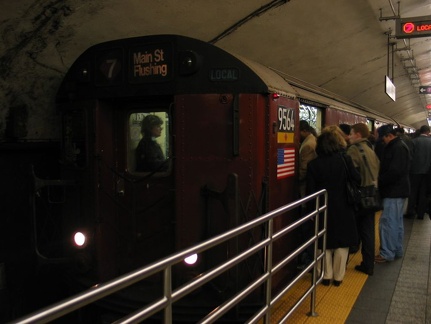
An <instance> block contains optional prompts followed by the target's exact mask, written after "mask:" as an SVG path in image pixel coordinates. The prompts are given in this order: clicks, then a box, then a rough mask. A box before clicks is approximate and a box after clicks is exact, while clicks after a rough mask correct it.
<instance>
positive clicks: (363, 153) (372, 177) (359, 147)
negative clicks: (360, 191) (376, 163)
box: [355, 143, 374, 181]
mask: <svg viewBox="0 0 431 324" xmlns="http://www.w3.org/2000/svg"><path fill="white" fill-rule="evenodd" d="M355 145H356V147H357V148H358V150H359V152H361V154H362V158H363V159H364V163H365V165H366V166H367V169H368V172H369V173H370V175H371V179H372V180H373V181H374V176H373V173H372V172H371V169H370V166H369V165H368V161H367V158H366V156H365V152H364V149H363V148H362V147H361V145H360V144H359V143H355Z"/></svg>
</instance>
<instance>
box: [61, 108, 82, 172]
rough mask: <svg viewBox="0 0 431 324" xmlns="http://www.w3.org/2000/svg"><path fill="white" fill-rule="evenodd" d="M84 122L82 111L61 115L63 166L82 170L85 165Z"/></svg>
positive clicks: (67, 112) (66, 112)
mask: <svg viewBox="0 0 431 324" xmlns="http://www.w3.org/2000/svg"><path fill="white" fill-rule="evenodd" d="M85 121H86V118H85V112H84V111H82V110H70V111H65V112H64V113H63V115H62V129H63V149H62V151H63V157H62V163H63V164H64V165H69V166H74V167H78V168H83V167H85V166H86V164H87V145H86V122H85Z"/></svg>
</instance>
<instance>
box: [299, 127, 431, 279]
mask: <svg viewBox="0 0 431 324" xmlns="http://www.w3.org/2000/svg"><path fill="white" fill-rule="evenodd" d="M377 133H378V137H377V138H374V136H373V134H371V133H370V131H369V129H368V126H367V125H366V124H363V123H358V124H355V125H347V124H341V125H338V126H336V125H334V126H328V127H325V128H324V129H323V130H322V131H321V133H320V135H317V134H316V131H315V130H314V128H313V127H311V126H310V125H309V123H308V122H307V121H304V120H302V121H301V122H300V135H301V146H300V149H299V159H300V163H299V164H300V168H299V181H300V194H301V196H302V197H304V196H306V195H308V194H311V193H314V192H316V191H318V190H320V189H326V190H327V193H328V205H327V206H328V207H327V241H326V253H325V256H324V259H323V262H324V269H325V271H324V276H323V281H322V284H323V285H326V286H328V285H330V284H331V282H332V283H333V285H334V286H339V285H340V284H341V283H342V281H343V279H344V276H345V272H346V264H347V261H348V257H349V253H354V252H356V251H358V250H359V247H360V250H361V254H362V262H361V263H360V264H358V265H356V266H355V269H356V270H357V271H360V272H362V273H365V274H367V275H370V276H371V275H373V273H374V265H375V263H384V262H391V261H394V260H395V259H398V258H402V257H403V254H404V249H403V237H404V223H403V218H410V219H413V218H417V219H419V220H422V219H424V217H425V215H428V217H430V219H431V210H430V204H429V197H430V194H431V183H430V181H429V180H430V179H431V170H430V168H431V136H430V127H429V126H428V125H423V126H422V127H420V129H418V130H417V131H416V132H415V133H414V134H405V132H404V129H403V128H394V127H392V126H391V125H384V126H381V127H380V128H378V129H377ZM348 181H353V182H356V183H357V184H358V186H359V187H366V186H371V185H374V186H376V187H377V188H378V190H379V192H380V196H381V198H382V212H381V215H380V218H379V238H380V247H379V253H378V254H377V255H375V253H374V251H375V225H374V224H375V211H372V210H371V211H370V210H366V209H361V208H360V207H358V205H357V204H352V203H351V202H349V199H348V196H347V190H346V182H348ZM305 212H306V210H305ZM308 226H309V228H305V231H306V232H307V231H311V226H313V225H312V224H308ZM319 248H323V246H322V242H319ZM309 261H310V253H307V251H305V252H304V253H303V254H302V255H301V258H300V260H299V262H300V263H301V264H306V263H307V262H309ZM318 271H319V272H320V271H321V266H320V262H319V264H318Z"/></svg>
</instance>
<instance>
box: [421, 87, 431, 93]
mask: <svg viewBox="0 0 431 324" xmlns="http://www.w3.org/2000/svg"><path fill="white" fill-rule="evenodd" d="M419 94H431V86H419Z"/></svg>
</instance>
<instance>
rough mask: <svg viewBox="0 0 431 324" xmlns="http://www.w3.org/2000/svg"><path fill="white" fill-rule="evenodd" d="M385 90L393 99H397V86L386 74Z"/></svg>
mask: <svg viewBox="0 0 431 324" xmlns="http://www.w3.org/2000/svg"><path fill="white" fill-rule="evenodd" d="M385 92H386V94H387V95H388V96H389V98H391V99H392V100H393V101H395V100H396V88H395V85H394V84H393V83H392V81H391V79H389V78H388V76H386V75H385Z"/></svg>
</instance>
